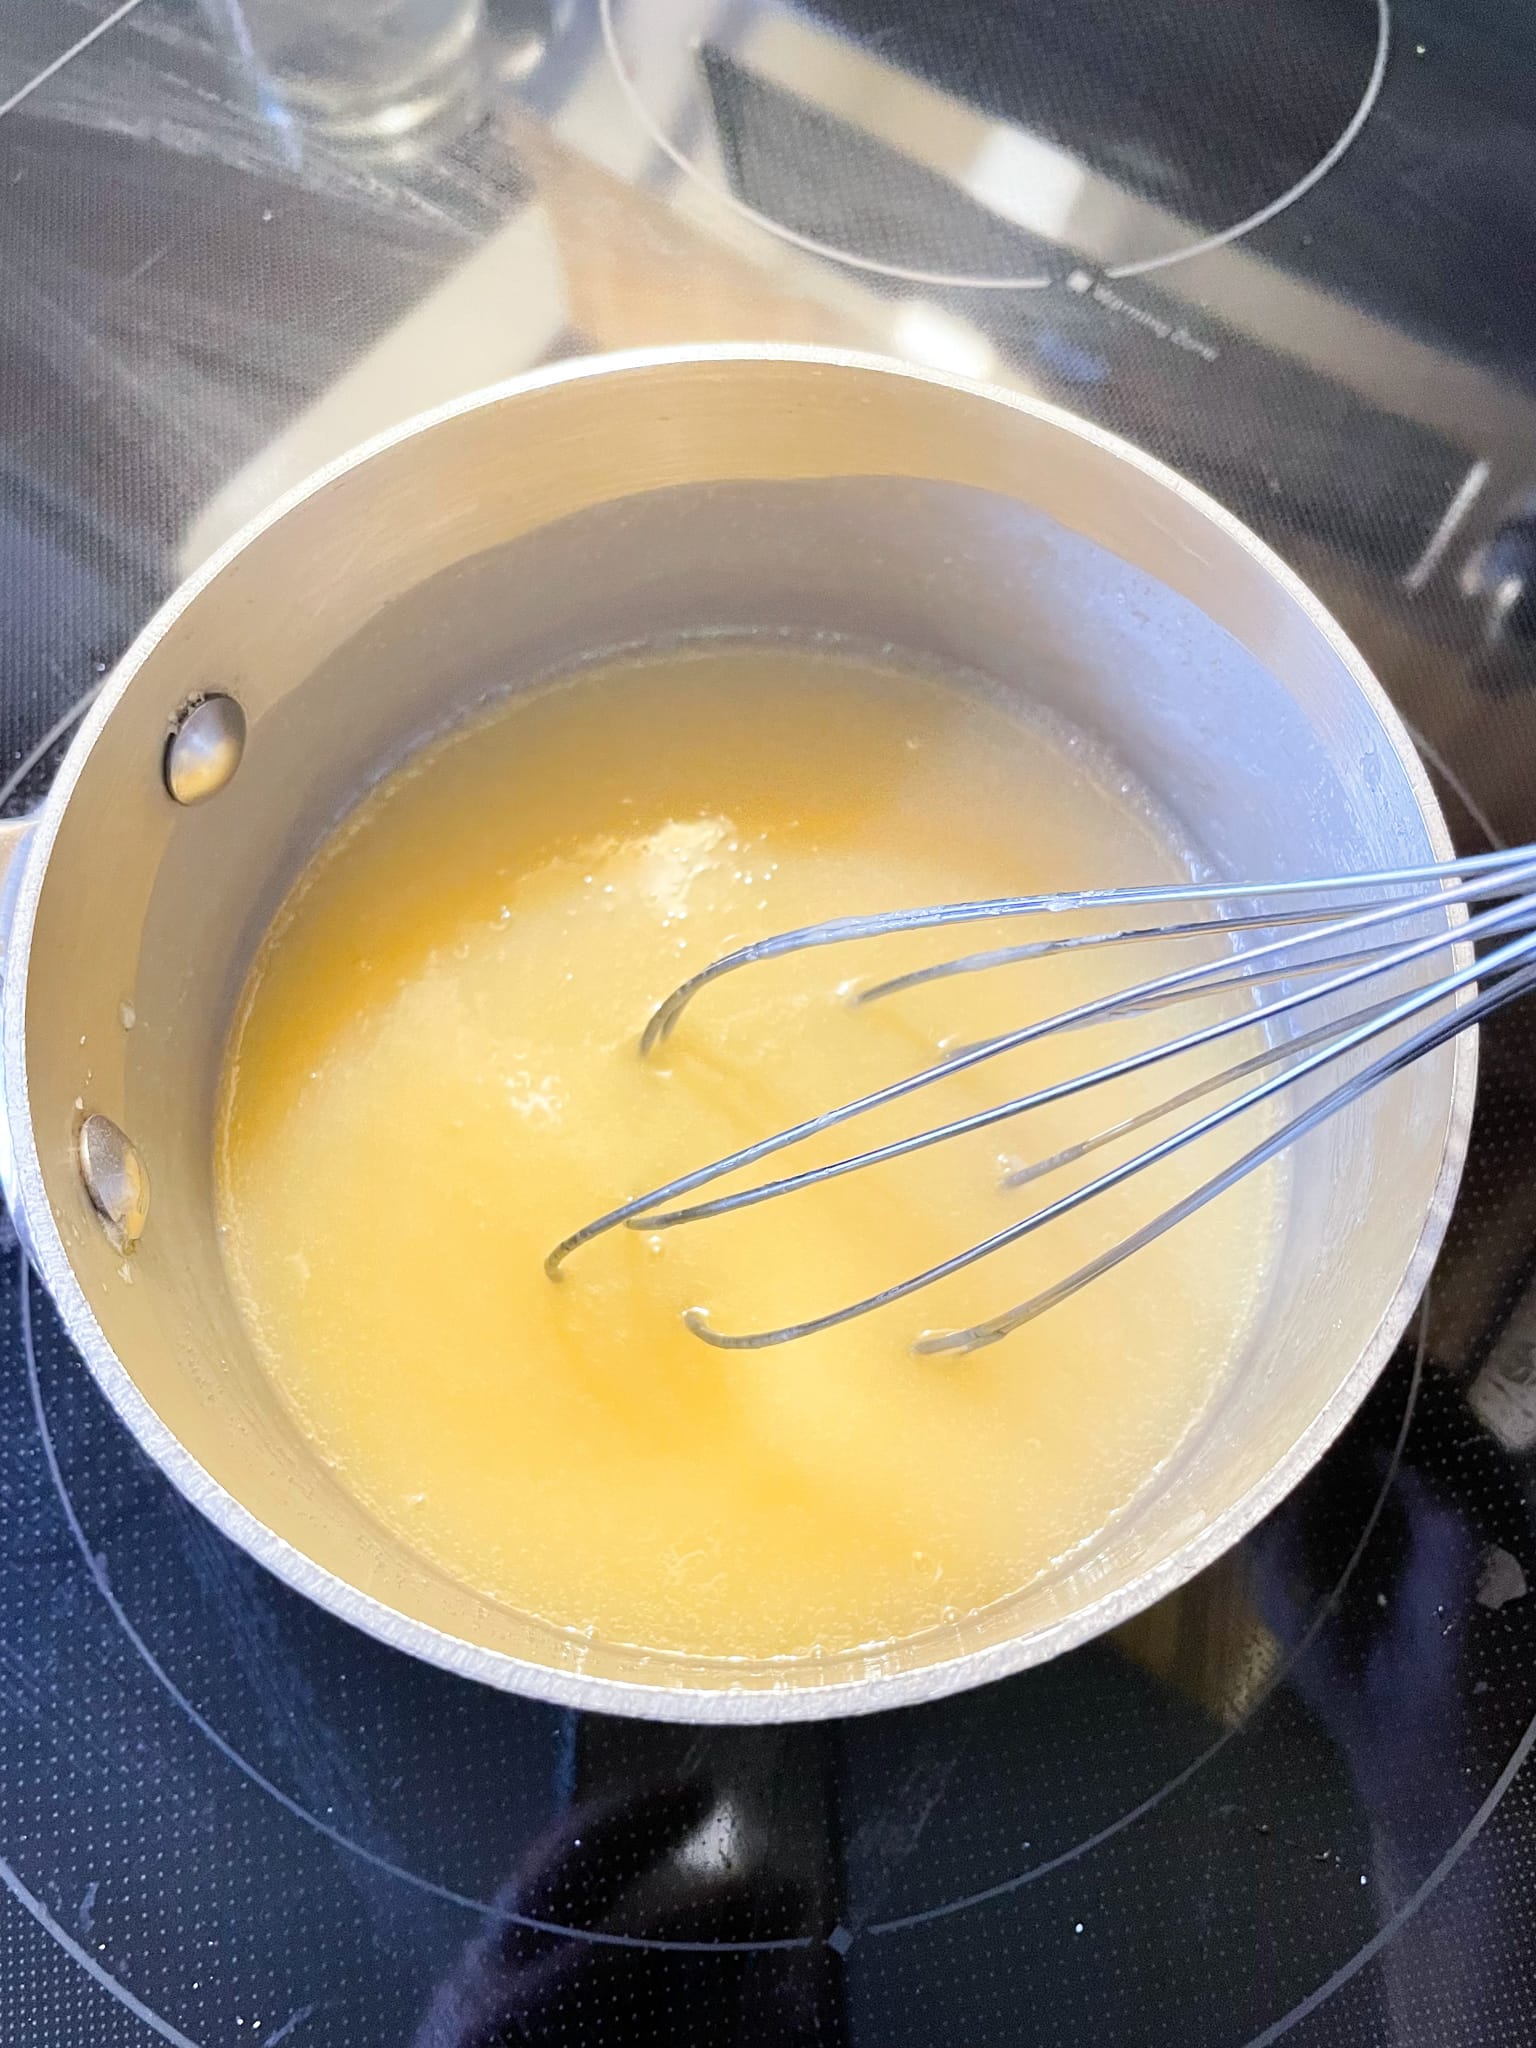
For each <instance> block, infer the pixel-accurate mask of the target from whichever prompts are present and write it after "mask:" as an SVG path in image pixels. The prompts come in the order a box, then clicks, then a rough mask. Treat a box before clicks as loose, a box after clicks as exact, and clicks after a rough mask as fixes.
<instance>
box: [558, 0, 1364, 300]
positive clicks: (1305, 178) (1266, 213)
mask: <svg viewBox="0 0 1536 2048" xmlns="http://www.w3.org/2000/svg"><path fill="white" fill-rule="evenodd" d="M615 4H616V0H598V14H599V20H600V23H601V27H602V35H603V45H604V49H605V51H606V53H607V57H608V61H609V64H610V65H611V67H612V70H613V73H614V76H615V78H616V79H617V81H618V84H619V87H620V90H621V91H622V92H623V95H624V98H625V100H626V102H627V103H628V105H629V108H630V110H631V112H632V113H633V114H634V116H635V118H636V120H637V121H638V122H639V123H640V125H641V127H642V128H643V129H644V130H645V132H646V133H647V135H648V136H649V137H650V139H651V141H652V142H653V143H654V144H655V146H656V147H657V148H658V149H660V150H661V151H662V152H663V153H664V154H665V155H666V156H667V157H668V158H670V160H671V161H672V163H673V164H674V165H675V166H676V167H677V169H678V170H679V171H681V172H682V173H683V174H684V175H685V176H686V177H688V178H690V179H691V180H692V181H693V182H694V183H695V184H696V185H698V186H699V187H700V188H701V189H702V190H704V191H706V192H708V193H709V194H710V195H711V196H712V197H713V198H715V199H717V200H719V201H720V202H721V203H723V204H724V205H725V206H727V207H729V208H730V210H731V211H732V212H734V213H735V214H737V215H738V216H739V217H740V218H742V219H744V220H747V221H750V222H751V223H752V224H753V225H754V226H755V227H759V228H762V229H764V230H765V231H766V232H767V233H769V234H771V235H774V236H775V237H777V238H778V239H779V240H780V241H783V242H788V243H790V244H791V245H792V246H793V247H795V248H797V249H800V250H803V251H804V252H805V253H806V254H808V255H813V256H821V257H825V258H828V259H830V260H831V261H833V262H837V263H841V264H845V265H846V266H848V267H849V268H850V269H854V270H861V271H866V272H871V273H874V274H876V275H879V276H883V277H890V278H895V279H899V280H900V281H901V282H902V283H905V284H914V285H927V286H949V287H962V288H964V289H967V290H972V291H1044V290H1047V289H1048V288H1049V287H1051V286H1052V285H1057V284H1061V283H1064V282H1065V281H1066V278H1067V276H1068V275H1069V274H1071V275H1074V276H1077V277H1081V276H1084V275H1088V274H1090V273H1088V272H1085V271H1084V269H1083V266H1082V263H1081V262H1080V261H1068V260H1064V261H1063V263H1062V265H1061V266H1060V268H1059V269H1055V270H1044V271H1039V272H1033V273H1013V272H1008V273H996V272H988V271H981V272H974V271H964V270H946V269H937V268H931V267H924V266H921V265H908V264H904V263H897V262H892V261H889V260H886V259H883V258H879V257H874V256H870V255H866V254H863V253H861V252H860V251H859V250H857V249H851V248H846V247H843V246H840V245H839V244H838V243H836V242H833V241H830V240H825V239H822V238H820V237H818V236H816V235H812V234H807V233H804V232H802V231H801V230H799V229H797V228H795V227H792V226H790V225H788V224H787V223H785V222H783V221H781V220H777V219H775V218H774V216H773V215H772V214H770V213H767V212H764V211H763V210H761V209H760V208H758V207H756V206H753V205H751V204H749V203H748V201H746V200H745V199H743V198H741V197H740V196H739V195H738V194H737V193H735V192H733V191H732V190H731V189H730V188H729V186H728V185H726V184H724V183H723V182H722V181H721V180H720V179H719V178H717V177H716V176H714V175H712V173H711V172H710V171H709V170H707V169H706V168H704V167H703V166H702V165H700V164H699V163H698V162H697V161H696V160H695V158H694V157H693V156H691V155H690V154H689V152H688V150H687V148H686V147H685V146H683V145H682V144H680V143H679V141H678V140H677V139H676V137H675V136H674V135H673V134H672V133H671V132H669V128H668V124H667V122H666V120H665V119H664V118H663V117H661V116H659V115H658V114H657V113H656V111H655V110H654V109H653V108H652V106H651V105H650V104H649V102H648V101H647V99H646V97H645V94H644V92H643V91H642V89H641V87H640V85H639V83H638V82H637V80H636V78H635V75H634V69H633V67H632V65H631V64H630V63H629V61H628V59H627V57H626V53H625V48H624V39H623V36H622V34H621V32H620V29H619V26H618V22H617V20H616V18H615ZM619 4H622V0H619ZM1364 4H1365V5H1367V6H1369V7H1370V8H1371V9H1372V10H1373V12H1374V15H1375V45H1374V51H1373V54H1372V56H1371V60H1370V68H1369V71H1368V73H1367V75H1366V78H1365V81H1364V84H1363V87H1362V90H1361V93H1360V97H1359V99H1358V101H1357V102H1356V104H1355V106H1354V109H1353V111H1352V113H1351V114H1350V115H1349V118H1348V119H1347V121H1346V122H1345V123H1344V125H1343V127H1342V128H1341V129H1340V131H1339V133H1338V134H1337V136H1336V137H1335V138H1334V140H1333V142H1332V143H1331V144H1330V146H1329V147H1328V148H1327V149H1326V150H1325V151H1324V152H1323V154H1322V155H1321V156H1319V157H1318V158H1317V159H1316V160H1315V161H1314V162H1313V163H1312V164H1311V165H1310V167H1309V168H1308V169H1307V170H1306V171H1305V172H1304V173H1303V174H1302V175H1301V176H1300V177H1297V178H1294V179H1293V180H1292V181H1291V183H1290V184H1289V185H1287V187H1286V188H1285V189H1284V191H1282V192H1280V193H1278V194H1276V195H1275V196H1274V197H1273V198H1272V199H1269V200H1267V201H1265V202H1264V203H1263V204H1262V205H1260V206H1258V207H1255V208H1252V209H1251V210H1250V211H1248V212H1247V213H1245V214H1244V215H1243V217H1242V218H1241V219H1239V220H1236V221H1233V222H1231V223H1229V224H1228V225H1227V226H1225V227H1221V228H1218V229H1216V230H1214V231H1212V232H1210V233H1208V234H1204V235H1199V236H1197V237H1195V238H1194V239H1193V240H1191V241H1188V242H1186V243H1183V244H1181V245H1180V246H1178V247H1176V248H1173V249H1167V250H1163V251H1161V252H1159V253H1157V254H1154V255H1151V256H1144V257H1139V258H1134V259H1130V260H1126V261H1123V262H1114V263H1104V264H1100V265H1097V266H1094V268H1095V269H1096V272H1097V275H1099V276H1101V277H1103V278H1105V279H1109V280H1119V279H1131V278H1137V277H1146V276H1151V275H1152V274H1154V273H1155V272H1157V271H1160V270H1166V269H1168V268H1169V267H1170V266H1171V265H1173V264H1176V263H1182V262H1185V261H1187V260H1188V259H1189V258H1191V257H1195V256H1204V255H1208V254H1210V253H1211V252H1212V251H1214V250H1216V249H1221V248H1224V247H1225V246H1226V245H1227V244H1228V243H1231V242H1236V241H1240V240H1241V239H1242V238H1243V237H1244V236H1245V235H1248V234H1251V233H1252V232H1253V231H1254V229H1256V228H1260V227H1263V226H1265V225H1266V224H1267V223H1268V222H1269V221H1272V220H1274V219H1276V218H1277V217H1278V216H1279V215H1280V214H1282V213H1284V212H1286V210H1287V209H1288V208H1289V207H1291V206H1293V205H1294V204H1295V203H1296V201H1297V200H1299V199H1302V198H1304V197H1305V195H1306V194H1307V193H1308V192H1310V191H1311V190H1312V188H1313V187H1314V186H1315V185H1317V184H1319V183H1321V181H1322V180H1323V179H1324V178H1325V177H1327V175H1328V173H1329V172H1330V171H1331V170H1333V169H1334V167H1335V166H1336V165H1337V164H1338V163H1339V162H1340V160H1341V159H1342V158H1343V157H1344V156H1345V155H1346V153H1347V152H1348V151H1349V150H1350V148H1351V147H1352V146H1353V145H1354V143H1355V141H1356V139H1357V138H1358V136H1359V134H1360V131H1361V130H1362V129H1363V128H1364V126H1365V124H1366V122H1367V121H1368V120H1369V119H1370V117H1371V114H1372V112H1373V110H1374V108H1375V106H1376V102H1377V100H1378V98H1379V97H1380V94H1381V89H1382V85H1383V82H1384V81H1385V78H1386V71H1387V61H1388V57H1389V55H1390V52H1391V46H1392V5H1391V0H1364ZM1081 288H1082V287H1081V286H1078V287H1077V289H1081Z"/></svg>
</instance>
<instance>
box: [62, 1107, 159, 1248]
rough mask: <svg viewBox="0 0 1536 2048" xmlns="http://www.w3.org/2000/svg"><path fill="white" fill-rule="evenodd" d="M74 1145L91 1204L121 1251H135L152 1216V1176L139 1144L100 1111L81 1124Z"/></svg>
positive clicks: (108, 1234) (81, 1176)
mask: <svg viewBox="0 0 1536 2048" xmlns="http://www.w3.org/2000/svg"><path fill="white" fill-rule="evenodd" d="M75 1144H76V1151H77V1154H78V1157H79V1162H80V1178H81V1180H82V1181H83V1182H84V1184H85V1192H86V1193H87V1194H88V1195H89V1196H90V1198H91V1207H92V1208H93V1209H94V1210H95V1211H96V1214H97V1215H98V1216H99V1217H100V1218H101V1222H102V1227H103V1229H104V1230H105V1231H106V1233H107V1236H108V1237H109V1238H110V1239H111V1240H112V1242H113V1244H114V1245H115V1246H116V1248H117V1249H118V1251H120V1252H129V1251H132V1249H133V1247H134V1246H135V1245H136V1244H137V1243H138V1241H139V1239H140V1237H142V1236H143V1234H144V1224H145V1222H146V1220H147V1218H148V1216H149V1175H148V1174H147V1173H146V1172H145V1170H144V1162H143V1160H142V1159H141V1158H140V1157H139V1154H138V1150H137V1147H136V1146H135V1145H134V1143H133V1140H132V1139H131V1138H130V1137H128V1136H127V1135H126V1133H125V1132H123V1131H120V1130H119V1129H118V1127H117V1125H116V1124H115V1123H113V1121H112V1119H111V1117H109V1116H102V1115H101V1114H100V1112H99V1111H97V1112H94V1113H93V1114H92V1115H90V1116H88V1117H87V1118H86V1119H85V1121H84V1123H82V1124H81V1126H80V1134H79V1136H78V1138H77V1139H76V1141H75Z"/></svg>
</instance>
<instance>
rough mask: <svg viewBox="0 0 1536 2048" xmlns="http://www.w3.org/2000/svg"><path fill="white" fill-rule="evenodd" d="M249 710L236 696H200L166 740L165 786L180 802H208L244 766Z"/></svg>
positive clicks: (178, 720) (188, 708)
mask: <svg viewBox="0 0 1536 2048" xmlns="http://www.w3.org/2000/svg"><path fill="white" fill-rule="evenodd" d="M244 752H245V713H244V712H243V711H242V710H241V709H240V706H239V705H238V704H237V703H236V702H235V700H234V698H233V697H226V696H222V695H215V696H212V697H199V698H198V699H197V700H196V702H195V703H192V704H189V705H187V706H186V707H185V709H184V710H183V711H182V712H181V714H180V716H179V717H178V718H177V720H176V727H175V730H174V731H173V732H172V734H171V736H170V738H169V739H168V740H167V741H166V743H165V786H166V788H167V790H168V791H169V792H170V794H171V795H172V796H173V797H174V798H175V799H176V801H177V803H179V804H201V803H206V802H207V801H208V799H209V797H211V796H217V795H218V793H219V791H220V790H221V789H223V788H224V787H225V786H226V785H227V784H228V783H229V781H230V779H231V778H232V777H233V775H234V772H235V770H236V769H237V768H238V767H239V766H240V757H241V755H242V754H243V753H244Z"/></svg>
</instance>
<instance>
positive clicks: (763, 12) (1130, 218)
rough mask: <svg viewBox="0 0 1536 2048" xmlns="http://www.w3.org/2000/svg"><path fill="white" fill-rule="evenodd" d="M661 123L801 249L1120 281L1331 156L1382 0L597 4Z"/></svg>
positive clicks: (892, 267) (1241, 214) (641, 95)
mask: <svg viewBox="0 0 1536 2048" xmlns="http://www.w3.org/2000/svg"><path fill="white" fill-rule="evenodd" d="M602 13H603V27H604V35H605V40H606V43H607V49H608V54H609V57H610V59H611V61H612V63H613V65H614V68H615V70H616V72H617V74H618V77H619V80H620V83H621V85H622V87H623V89H624V93H625V96H626V98H627V99H628V101H629V104H630V107H631V109H632V111H633V112H634V114H635V115H636V116H637V118H638V120H639V121H640V123H641V124H642V126H643V127H644V128H646V129H647V130H648V131H649V133H650V135H651V138H652V140H653V141H654V142H655V143H656V144H658V145H659V146H660V148H661V149H663V150H664V151H665V152H666V153H667V155H669V156H670V157H671V158H672V159H673V161H674V162H675V163H676V164H677V165H678V166H679V167H680V168H681V169H682V170H683V171H685V172H686V173H688V175H689V176H691V177H693V178H695V179H697V180H698V181H700V182H701V183H703V184H705V185H706V186H708V187H710V188H711V189H713V190H714V191H715V192H717V193H718V194H719V195H720V196H722V197H724V198H725V199H727V200H728V201H729V202H730V203H731V205H732V206H733V207H734V208H736V209H737V210H738V211H739V212H743V213H745V214H747V215H748V216H750V217H751V218H752V219H754V220H755V221H757V222H758V223H759V224H760V225H761V226H764V227H766V228H769V229H770V230H772V231H773V232H774V233H775V234H778V235H780V236H781V237H784V238H786V239H788V240H790V241H792V242H795V243H797V244H799V245H800V246H802V247H804V248H806V249H808V250H810V251H812V252H814V253H817V254H820V255H825V256H831V257H836V258H838V259H840V260H842V261H844V262H846V263H850V264H853V265H855V266H857V267H858V268H861V269H865V270H874V271H879V272H884V273H887V274H889V275H892V276H897V277H902V278H906V279H909V280H912V281H915V282H927V283H944V284H962V285H969V286H974V287H978V288H991V289H1009V288H1011V289H1024V288H1036V289H1038V288H1040V287H1043V286H1046V285H1049V284H1051V283H1054V282H1056V281H1057V280H1059V279H1061V278H1063V277H1065V276H1066V275H1067V274H1068V273H1069V272H1070V271H1072V270H1073V269H1075V268H1080V267H1081V266H1082V265H1084V264H1087V265H1090V266H1092V267H1093V268H1096V269H1098V270H1101V271H1102V272H1103V273H1104V274H1105V275H1106V276H1108V277H1134V276H1139V275H1142V274H1144V273H1146V272H1149V271H1155V270H1158V269H1161V268H1163V267H1164V266H1165V265H1167V264H1170V263H1176V262H1178V261H1180V260H1181V259H1182V258H1184V257H1187V256H1192V255H1197V254H1199V253H1201V252H1203V251H1205V250H1207V249H1210V248H1215V247H1218V246H1220V245H1221V244H1223V243H1226V242H1229V241H1234V240H1236V239H1237V238H1238V237H1239V236H1241V235H1244V234H1247V233H1248V232H1250V231H1251V230H1252V229H1253V228H1256V227H1259V226H1261V225H1262V224H1263V223H1264V222H1266V221H1268V220H1272V219H1273V218H1274V217H1275V216H1276V215H1277V214H1279V213H1281V212H1283V211H1284V210H1285V208H1286V207H1288V206H1289V205H1291V204H1292V203H1293V202H1294V201H1295V200H1297V199H1299V198H1301V197H1302V196H1303V194H1305V193H1306V192H1308V191H1310V190H1311V189H1312V187H1313V186H1314V185H1316V184H1318V183H1319V182H1320V180H1321V179H1323V178H1324V177H1325V176H1326V175H1327V173H1328V172H1329V171H1331V170H1332V169H1333V167H1334V165H1335V164H1336V163H1338V162H1339V160H1340V158H1341V157H1342V156H1343V155H1344V154H1345V152H1346V151H1347V150H1348V149H1349V147H1350V146H1351V144H1352V143H1353V142H1354V140H1355V138H1356V136H1357V135H1358V134H1359V133H1360V130H1361V129H1362V128H1363V127H1364V125H1365V122H1366V120H1367V119H1368V117H1369V115H1370V112H1371V109H1372V107H1373V106H1374V105H1375V102H1376V98H1377V95H1378V93H1379V91H1380V88H1381V83H1382V79H1383V76H1384V74H1385V70H1386V63H1387V56H1388V49H1389V43H1390V33H1391V20H1390V0H1286V4H1284V5H1280V6H1275V7H1267V8H1251V9H1241V10H1239V9H1232V8H1222V7H1210V6H1202V7H1191V6H1188V5H1187V4H1185V0H1148V4H1146V5H1144V6H1138V7H1127V6H1125V5H1123V4H1122V0H1073V4H1072V5H1070V6H1067V5H1062V4H1061V0H1018V4H1016V5H1013V6H1010V7H1006V8H1000V7H997V6H995V5H992V4H990V0H955V4H954V5H952V6H949V7H944V8H922V7H915V6H905V7H894V6H892V5H891V0H816V4H815V5H814V7H790V6H786V5H783V4H774V5H769V6H756V7H753V8H750V9H746V10H742V9H737V8H733V7H727V6H726V5H724V4H722V0H602Z"/></svg>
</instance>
